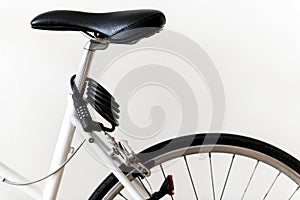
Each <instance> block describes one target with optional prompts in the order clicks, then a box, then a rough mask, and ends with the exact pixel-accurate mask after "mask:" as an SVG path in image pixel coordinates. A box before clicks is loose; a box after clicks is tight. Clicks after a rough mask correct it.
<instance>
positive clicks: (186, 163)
mask: <svg viewBox="0 0 300 200" xmlns="http://www.w3.org/2000/svg"><path fill="white" fill-rule="evenodd" d="M183 158H184V162H185V166H186V168H187V170H188V173H189V176H190V180H191V183H192V186H193V190H194V193H195V197H196V199H197V200H198V199H199V198H198V195H197V192H196V188H195V184H194V181H193V179H192V175H191V171H190V167H189V165H188V162H187V160H186V157H185V156H184V157H183Z"/></svg>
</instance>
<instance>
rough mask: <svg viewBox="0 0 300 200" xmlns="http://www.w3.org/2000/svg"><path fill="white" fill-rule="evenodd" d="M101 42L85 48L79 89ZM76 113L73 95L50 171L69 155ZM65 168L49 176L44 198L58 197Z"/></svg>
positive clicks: (94, 42)
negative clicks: (72, 120) (73, 120)
mask: <svg viewBox="0 0 300 200" xmlns="http://www.w3.org/2000/svg"><path fill="white" fill-rule="evenodd" d="M99 44H100V43H99V42H96V41H92V40H91V41H89V42H88V43H87V45H86V46H85V48H84V51H83V55H82V59H81V62H80V65H79V69H78V72H77V74H76V79H75V84H76V86H77V87H78V89H79V91H81V90H82V89H83V86H84V82H85V79H86V77H87V75H88V72H89V69H90V66H91V62H92V58H93V54H94V51H95V50H97V49H94V48H95V47H96V46H97V45H98V46H99ZM102 45H103V44H102ZM105 48H106V47H105ZM103 49H104V48H103ZM74 115H75V111H74V107H73V100H72V98H71V96H69V98H68V104H67V109H66V111H65V115H64V118H63V123H62V126H61V129H60V132H59V135H58V139H57V143H56V147H55V151H54V154H53V157H52V162H51V166H50V169H49V173H52V172H53V171H54V170H57V169H58V168H59V167H60V166H61V165H62V164H63V163H64V162H65V160H66V159H67V157H68V154H69V152H70V148H71V143H72V140H73V137H74V132H75V126H74V125H73V124H72V122H71V119H72V117H73V116H74ZM63 170H64V169H61V170H60V171H59V172H57V173H56V174H54V175H52V176H51V177H49V179H48V180H47V181H46V184H45V188H44V190H43V200H55V199H56V197H57V194H58V190H59V186H60V183H61V179H62V175H63Z"/></svg>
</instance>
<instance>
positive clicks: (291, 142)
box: [0, 0, 300, 199]
mask: <svg viewBox="0 0 300 200" xmlns="http://www.w3.org/2000/svg"><path fill="white" fill-rule="evenodd" d="M137 8H154V9H159V10H161V11H163V12H164V13H165V15H166V17H167V24H166V28H167V29H169V30H173V31H176V32H179V33H182V34H184V35H186V36H188V37H189V38H191V39H192V40H194V41H195V42H197V43H198V44H199V45H200V46H201V47H202V48H204V49H205V51H206V52H207V53H208V55H209V56H210V57H211V58H212V60H213V62H214V63H215V66H216V67H217V70H218V71H219V74H220V76H221V78H222V81H223V85H224V87H225V95H226V120H225V124H224V128H223V129H224V132H233V133H240V134H243V135H247V136H252V137H255V138H259V139H262V140H265V141H268V142H270V143H272V144H275V145H276V146H279V147H282V148H283V149H285V150H286V151H287V152H289V153H291V154H293V155H294V156H296V157H298V158H300V148H299V145H298V144H299V138H300V128H299V126H298V125H299V122H298V120H299V118H300V90H299V89H300V88H299V86H300V79H299V76H300V56H299V53H300V14H299V13H300V2H299V1H296V0H291V1H283V0H276V1H274V0H264V1H261V0H252V1H238V0H228V1H207V0H201V1H196V0H191V1H180V0H172V1H171V0H165V1H147V0H139V1H138V0H132V1H117V0H111V1H101V0H98V1H92V0H86V1H78V0H74V1H58V0H54V1H36V0H30V1H26V2H25V1H23V2H15V1H7V0H2V2H1V8H0V24H1V32H0V56H1V63H0V70H1V73H0V91H1V98H0V105H1V115H0V123H1V131H0V159H1V161H2V162H4V163H6V164H8V165H9V166H11V167H12V168H14V169H16V170H17V171H18V172H20V173H21V174H24V176H25V177H28V178H29V179H34V178H37V177H40V176H42V175H44V174H46V173H47V170H48V166H49V164H50V160H51V155H52V152H53V149H54V146H55V141H56V138H57V134H58V131H59V128H60V123H61V119H62V117H63V113H64V107H65V105H66V94H67V91H68V87H69V85H68V83H69V80H68V79H69V77H70V76H71V75H72V74H73V73H74V72H75V70H76V69H77V65H78V63H79V61H80V57H81V51H82V46H83V45H84V44H85V42H86V38H84V37H83V36H82V35H81V34H79V33H70V32H64V33H62V32H46V31H37V30H32V29H31V28H30V24H29V23H30V21H31V19H32V18H33V17H35V16H36V15H38V14H40V13H42V12H45V11H49V10H54V9H73V10H83V11H91V12H106V11H115V10H126V9H137ZM45 89H46V90H45ZM202 131H205V130H202ZM75 143H76V140H75ZM149 145H150V144H149ZM107 173H108V171H107V169H106V168H104V167H103V166H101V165H99V164H98V163H97V162H95V161H94V160H93V159H92V158H91V157H90V156H89V155H88V154H87V153H86V152H85V151H81V152H80V153H79V154H78V155H77V156H76V157H75V159H74V160H73V161H72V162H71V163H70V165H69V166H68V167H67V170H66V174H65V176H64V179H63V184H62V190H61V192H60V194H59V199H86V198H87V196H88V195H89V194H90V193H91V192H92V190H93V188H94V187H95V186H96V185H97V184H98V183H99V182H100V180H101V177H103V176H104V175H106V174H107ZM0 174H1V172H0ZM42 185H43V184H41V186H42ZM0 198H1V199H25V197H24V195H23V194H22V193H21V192H19V191H18V190H16V189H14V188H13V187H8V186H4V185H0Z"/></svg>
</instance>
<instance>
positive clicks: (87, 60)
mask: <svg viewBox="0 0 300 200" xmlns="http://www.w3.org/2000/svg"><path fill="white" fill-rule="evenodd" d="M107 47H108V42H106V41H104V40H101V41H100V40H90V41H89V42H88V43H87V44H86V46H85V47H84V51H83V55H82V60H81V63H80V66H79V70H78V72H77V74H76V79H75V84H76V86H77V87H78V90H79V91H81V90H82V87H83V85H84V82H85V79H86V77H87V75H88V72H89V69H90V66H91V62H92V58H93V54H94V52H95V51H96V50H104V49H106V48H107ZM76 128H77V129H80V131H79V132H81V133H83V131H82V127H81V124H80V123H79V120H78V119H77V114H76V113H75V110H74V106H73V100H72V97H71V94H70V95H69V98H68V104H67V108H66V112H65V115H64V119H63V123H62V126H61V129H60V132H59V136H58V139H57V143H56V147H55V151H54V154H53V158H52V162H51V166H50V169H49V173H52V172H53V171H55V170H56V169H58V168H59V167H61V166H62V165H63V163H64V162H65V161H66V159H67V158H68V155H69V153H70V149H71V143H72V140H73V137H74V132H75V129H76ZM82 135H83V137H84V138H85V139H86V141H87V142H89V145H90V146H91V147H92V149H93V150H94V151H95V152H96V155H97V156H98V157H99V158H100V159H101V160H103V161H104V162H105V163H106V164H107V165H108V166H109V167H110V169H111V172H112V173H113V174H114V175H115V176H116V177H117V178H118V180H119V181H120V182H121V183H122V185H123V186H124V187H125V188H126V189H127V191H128V192H129V194H130V195H131V196H132V197H133V199H136V200H142V199H145V198H143V196H142V194H141V193H143V191H142V190H141V187H138V186H134V185H133V184H132V183H131V182H130V181H129V179H128V178H127V177H126V175H125V174H124V173H123V172H122V171H121V170H120V168H119V167H118V166H119V164H120V163H118V160H115V159H113V158H112V156H111V155H112V152H111V148H110V147H109V146H108V145H107V144H106V143H105V142H104V141H102V140H101V139H100V138H97V135H95V134H94V133H85V134H82ZM91 138H92V139H91ZM0 171H1V172H3V173H4V174H6V175H7V176H9V177H10V178H12V179H17V180H19V181H24V182H26V181H27V180H26V179H25V178H24V177H22V176H21V175H19V174H18V173H17V172H15V171H14V170H12V169H10V168H9V167H7V166H6V165H5V164H3V163H1V162H0ZM63 171H64V169H61V170H60V171H58V172H57V173H55V174H54V175H52V176H50V177H49V178H48V179H47V180H46V184H45V188H44V189H43V190H41V189H40V188H38V187H37V186H36V185H28V186H22V187H18V189H20V190H21V191H23V192H24V193H26V194H27V195H29V196H30V197H31V198H32V199H38V200H40V199H43V200H55V199H56V197H57V194H58V191H59V187H60V183H61V179H62V175H63Z"/></svg>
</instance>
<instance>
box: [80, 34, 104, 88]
mask: <svg viewBox="0 0 300 200" xmlns="http://www.w3.org/2000/svg"><path fill="white" fill-rule="evenodd" d="M108 45H109V43H108V42H107V41H105V40H93V39H92V40H90V41H89V42H88V43H87V44H86V45H85V47H84V51H83V55H82V59H81V62H80V66H79V70H78V72H77V74H76V79H75V84H76V86H77V87H78V90H79V92H81V90H82V87H83V85H84V84H83V83H84V82H85V79H86V77H87V75H88V72H89V69H90V66H91V62H92V59H93V55H94V52H95V51H96V50H104V49H106V48H107V47H108Z"/></svg>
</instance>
